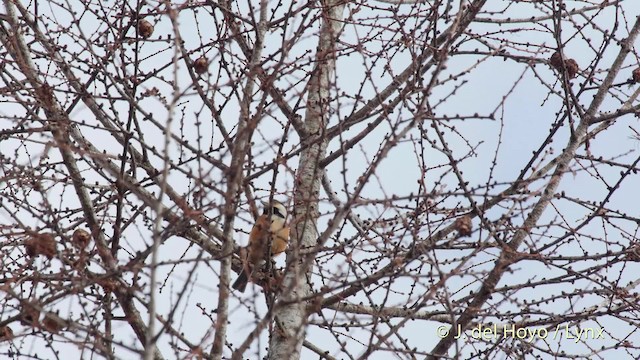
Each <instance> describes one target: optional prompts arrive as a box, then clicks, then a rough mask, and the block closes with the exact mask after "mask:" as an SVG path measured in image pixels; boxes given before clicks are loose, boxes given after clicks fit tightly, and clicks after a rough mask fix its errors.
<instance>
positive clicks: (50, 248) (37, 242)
mask: <svg viewBox="0 0 640 360" xmlns="http://www.w3.org/2000/svg"><path fill="white" fill-rule="evenodd" d="M24 247H25V251H26V253H27V255H28V256H30V257H35V256H38V255H44V256H46V257H47V258H49V259H51V258H53V257H54V256H55V255H56V240H55V238H54V236H53V234H34V235H32V236H31V237H29V238H28V239H27V240H25V241H24Z"/></svg>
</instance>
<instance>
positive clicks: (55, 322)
mask: <svg viewBox="0 0 640 360" xmlns="http://www.w3.org/2000/svg"><path fill="white" fill-rule="evenodd" d="M42 327H43V328H44V329H45V330H47V331H48V332H50V333H53V334H57V333H59V332H60V331H61V330H62V329H64V328H66V327H67V322H66V321H65V320H64V319H62V318H61V317H60V316H58V315H56V314H54V313H50V312H48V313H46V314H44V319H42Z"/></svg>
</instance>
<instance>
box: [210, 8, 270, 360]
mask: <svg viewBox="0 0 640 360" xmlns="http://www.w3.org/2000/svg"><path fill="white" fill-rule="evenodd" d="M266 22H267V1H266V0H262V1H261V2H260V21H259V23H258V26H257V28H256V41H255V46H254V49H253V53H252V54H251V58H250V59H249V64H248V66H247V69H248V73H247V80H246V83H245V86H244V90H243V96H244V98H243V100H242V103H241V105H240V106H241V107H240V121H239V122H238V128H237V129H238V130H237V133H236V139H235V142H234V145H233V150H232V156H231V164H230V165H229V169H228V172H227V190H226V193H225V207H224V219H225V220H224V225H223V229H222V232H223V235H224V238H225V240H224V243H223V245H222V260H221V262H220V286H219V289H218V290H219V292H218V307H217V315H218V317H217V319H216V333H215V337H214V339H213V346H212V348H211V358H213V359H216V360H217V359H222V352H223V349H224V342H225V339H226V333H227V319H228V317H229V311H228V310H229V285H230V276H231V265H232V257H231V255H232V254H233V247H234V243H235V242H234V240H233V238H234V236H233V222H234V218H235V210H236V208H237V206H238V195H239V194H240V191H241V190H242V186H241V184H242V181H243V177H244V173H243V171H242V166H243V164H244V162H245V158H246V155H247V153H248V150H249V146H250V145H251V142H250V140H251V136H252V134H253V129H254V128H255V125H256V124H254V123H253V122H252V121H251V102H252V99H253V91H254V87H255V79H256V76H257V74H258V71H257V68H258V67H259V66H260V57H261V54H262V48H263V44H264V35H265V32H266V30H267V23H266ZM256 121H257V120H256Z"/></svg>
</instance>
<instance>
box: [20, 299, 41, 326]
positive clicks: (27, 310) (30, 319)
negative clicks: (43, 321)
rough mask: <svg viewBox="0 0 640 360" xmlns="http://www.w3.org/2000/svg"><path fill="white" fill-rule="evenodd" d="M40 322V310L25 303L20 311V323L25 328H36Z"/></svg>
mask: <svg viewBox="0 0 640 360" xmlns="http://www.w3.org/2000/svg"><path fill="white" fill-rule="evenodd" d="M39 320H40V310H38V309H36V307H35V306H33V305H31V304H29V303H23V305H22V309H21V310H20V323H21V324H22V325H25V326H33V327H36V326H38V324H39Z"/></svg>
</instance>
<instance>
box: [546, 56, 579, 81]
mask: <svg viewBox="0 0 640 360" xmlns="http://www.w3.org/2000/svg"><path fill="white" fill-rule="evenodd" d="M549 64H551V66H553V67H554V68H555V69H556V70H558V71H566V72H567V77H568V78H569V79H573V78H574V77H576V75H577V74H578V71H580V66H578V62H577V61H575V60H574V59H566V58H565V59H564V61H562V55H560V52H559V51H556V52H554V53H553V55H551V57H550V58H549Z"/></svg>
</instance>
